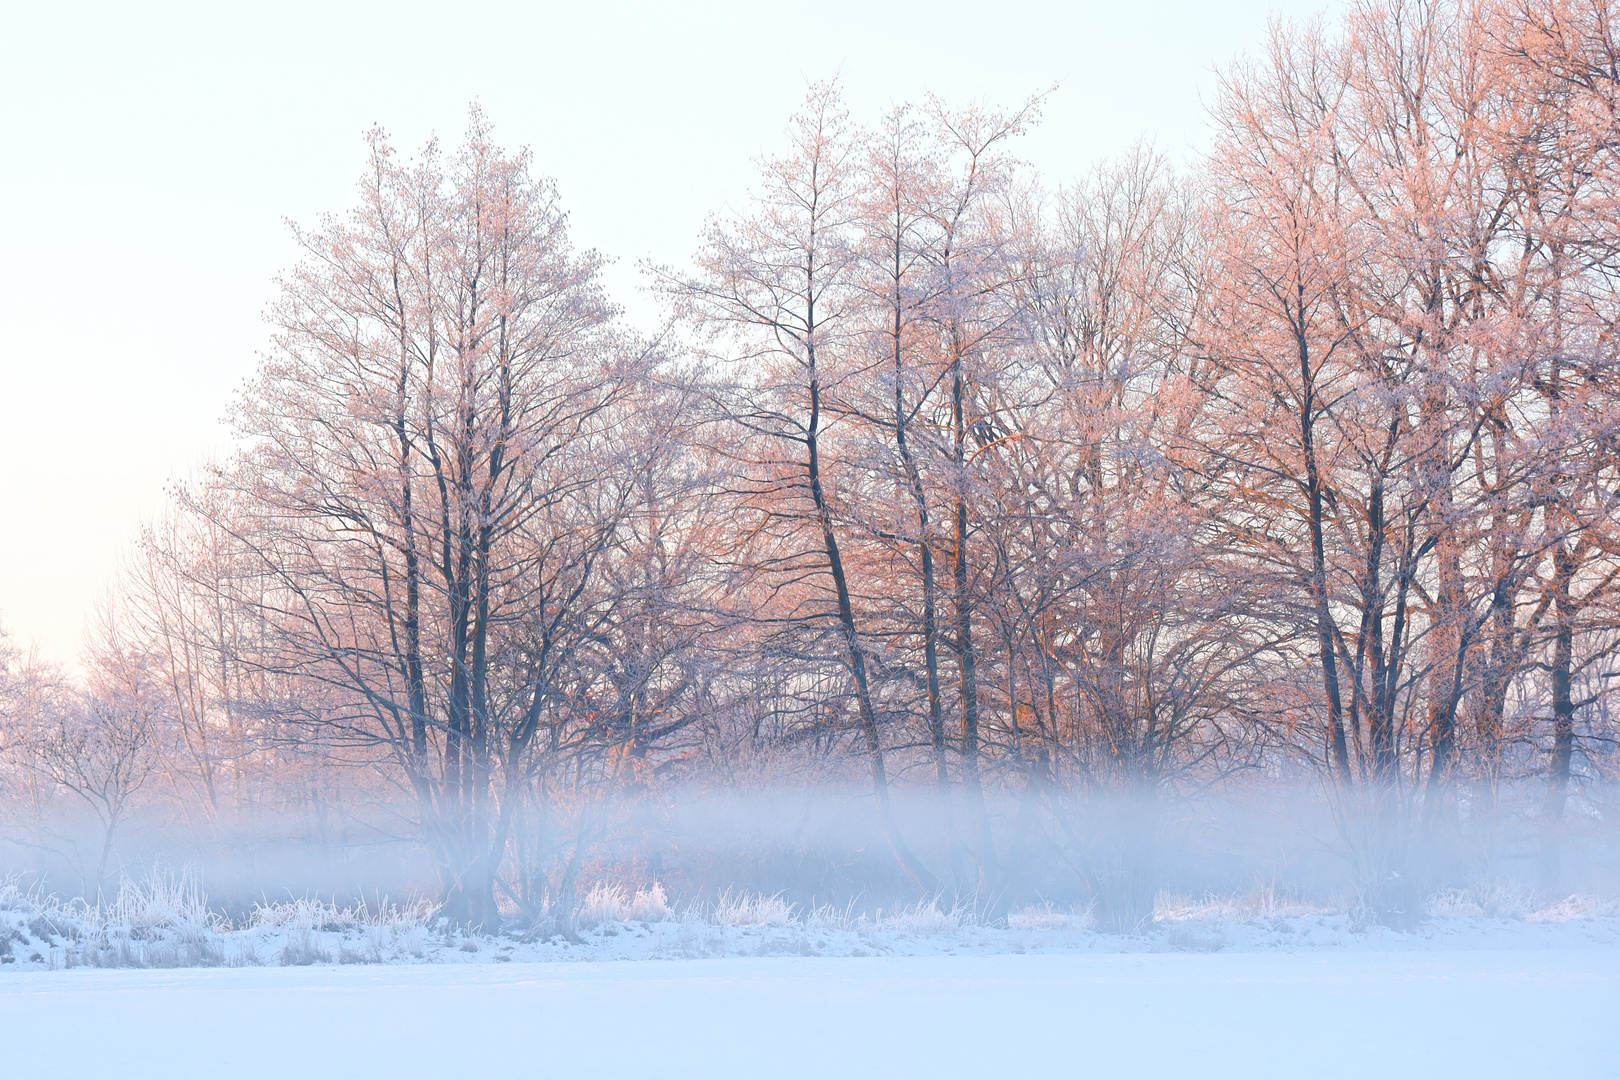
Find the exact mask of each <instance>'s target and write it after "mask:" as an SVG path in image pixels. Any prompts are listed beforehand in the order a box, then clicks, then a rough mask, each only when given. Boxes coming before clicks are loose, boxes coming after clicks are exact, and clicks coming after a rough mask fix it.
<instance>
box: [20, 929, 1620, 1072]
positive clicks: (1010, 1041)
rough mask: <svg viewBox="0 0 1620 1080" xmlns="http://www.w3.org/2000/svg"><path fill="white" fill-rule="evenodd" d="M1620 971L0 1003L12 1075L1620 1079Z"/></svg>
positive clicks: (286, 989)
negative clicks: (1619, 1031)
mask: <svg viewBox="0 0 1620 1080" xmlns="http://www.w3.org/2000/svg"><path fill="white" fill-rule="evenodd" d="M1617 1011H1620V950H1617V949H1615V948H1613V947H1605V948H1592V949H1544V950H1483V951H1472V952H1454V951H1439V952H1432V953H1404V954H1397V953H1389V952H1351V951H1344V950H1333V951H1315V952H1296V953H1250V954H1221V955H1199V954H1191V953H1174V954H1160V955H1099V954H1090V955H1087V954H1072V953H1071V954H1063V955H1045V956H1033V955H1024V956H1018V955H1008V954H1002V955H995V956H927V957H896V956H883V957H868V958H865V959H854V958H836V959H826V958H798V957H792V958H784V957H775V958H770V957H767V958H748V959H742V958H732V959H723V960H670V961H665V962H661V963H626V962H611V961H610V962H604V963H597V964H564V963H514V964H510V965H502V966H498V967H497V966H460V967H452V966H444V965H412V966H372V967H320V968H259V969H228V968H224V969H220V968H216V969H211V970H189V971H165V972H153V971H104V970H88V969H79V970H74V971H66V972H43V971H33V972H18V973H16V974H14V975H12V976H11V977H8V978H4V979H0V1033H4V1034H0V1041H3V1043H4V1046H5V1050H4V1053H5V1060H6V1065H7V1069H6V1074H7V1075H11V1076H19V1077H21V1076H30V1077H33V1076H39V1077H43V1076H55V1077H76V1076H101V1075H117V1076H120V1077H131V1078H140V1077H158V1076H163V1077H173V1076H208V1075H229V1076H231V1077H233V1078H241V1080H256V1078H261V1077H263V1078H276V1080H284V1078H286V1077H301V1078H324V1077H333V1078H337V1077H343V1078H352V1077H362V1076H364V1077H373V1076H374V1077H400V1078H404V1077H419V1076H422V1077H426V1076H455V1075H462V1076H466V1075H501V1076H522V1077H559V1078H561V1077H569V1078H573V1077H635V1078H665V1080H675V1078H682V1077H702V1078H705V1080H714V1078H724V1077H763V1076H769V1077H839V1078H844V1077H907V1076H940V1077H974V1076H984V1077H1006V1078H1021V1077H1042V1078H1047V1077H1135V1076H1140V1077H1197V1078H1211V1077H1215V1078H1218V1077H1227V1076H1232V1077H1244V1078H1256V1077H1357V1078H1359V1080H1365V1078H1366V1077H1371V1076H1376V1077H1380V1078H1383V1080H1393V1078H1400V1077H1424V1078H1426V1080H1428V1078H1440V1077H1470V1078H1474V1077H1483V1078H1490V1077H1542V1076H1545V1077H1553V1076H1567V1077H1605V1076H1620V1037H1617V1035H1616V1029H1615V1025H1614V1017H1615V1016H1616V1015H1617Z"/></svg>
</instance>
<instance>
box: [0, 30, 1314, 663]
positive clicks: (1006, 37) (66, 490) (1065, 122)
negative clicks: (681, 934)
mask: <svg viewBox="0 0 1620 1080" xmlns="http://www.w3.org/2000/svg"><path fill="white" fill-rule="evenodd" d="M1338 6H1339V5H1338V4H1337V3H1336V2H1334V0H1293V2H1283V0H1226V2H1224V3H1219V4H1215V3H1207V2H1206V3H1190V2H1181V3H1178V2H1171V0H1166V2H1153V0H1136V2H1134V3H1125V2H1115V3H1106V2H1094V0H1070V2H1067V3H1064V2H1052V3H1038V2H1016V0H1002V2H1000V3H996V4H989V3H972V4H969V3H957V2H954V0H932V2H906V3H873V2H872V0H864V2H855V3H844V2H827V0H823V2H819V3H816V2H812V3H804V4H794V5H786V4H763V3H685V4H668V3H665V4H610V3H597V4H583V3H571V4H561V3H546V2H531V3H511V4H478V3H470V2H465V0H463V2H458V3H439V4H425V3H406V2H400V0H394V2H390V3H377V4H335V3H330V2H328V3H315V4H311V3H290V2H278V3H274V4H269V3H263V4H258V5H247V4H242V5H223V4H207V5H203V4H199V5H196V6H181V5H140V6H139V8H137V6H136V5H131V4H124V3H120V4H106V5H73V4H67V3H50V4H47V3H23V2H21V0H13V2H11V3H8V4H7V7H6V11H5V17H4V27H5V29H4V33H3V34H0V256H3V257H0V515H3V516H0V618H4V620H5V622H6V623H7V624H8V625H9V626H10V627H11V629H12V630H13V632H14V633H15V634H16V635H17V637H19V638H20V639H22V640H23V641H24V642H27V641H29V640H35V641H37V642H38V643H39V645H40V647H41V649H42V650H43V651H44V652H45V653H46V655H48V656H49V657H51V658H53V659H58V660H61V661H64V662H71V661H72V660H73V659H74V657H75V656H76V654H77V653H78V650H79V646H80V643H81V639H82V636H83V628H84V624H85V618H86V615H87V614H88V613H89V611H90V610H91V608H92V606H93V605H94V603H95V602H96V600H97V598H98V597H99V596H100V595H101V594H102V592H103V591H104V590H105V588H106V585H107V582H108V581H109V579H110V577H111V575H112V573H113V571H114V568H115V566H116V565H117V561H118V559H119V558H120V556H121V554H122V553H123V552H124V551H126V550H127V549H128V547H129V545H130V544H131V543H132V542H133V539H134V537H135V535H136V531H137V529H138V528H139V525H140V523H141V522H142V521H143V520H146V519H147V518H148V517H150V516H151V515H152V514H153V513H154V512H155V510H156V509H157V508H158V507H159V506H160V505H161V502H162V499H163V490H164V485H165V484H166V483H167V482H168V480H169V479H170V478H172V477H175V476H183V475H185V474H187V473H188V472H190V471H191V470H192V469H194V468H195V467H196V466H197V465H198V464H199V463H200V462H202V461H203V460H205V459H206V458H207V457H208V456H209V455H210V454H212V453H218V452H219V451H221V450H222V449H223V448H224V447H225V446H226V445H227V442H228V433H227V432H226V431H225V430H224V428H222V427H221V425H220V422H219V421H220V417H221V415H222V413H223V412H224V409H225V407H226V405H227V403H228V402H229V400H230V396H231V394H232V392H233V390H234V389H235V388H236V387H237V386H238V385H240V383H241V382H242V380H243V378H244V377H245V376H246V375H247V374H248V372H249V371H250V370H251V369H252V366H253V364H254V363H255V357H256V354H257V350H258V349H259V348H260V347H261V346H262V344H263V341H264V338H265V332H264V326H263V323H262V322H261V319H260V312H261V311H262V309H263V308H264V306H265V304H266V302H267V301H268V300H269V299H270V297H271V295H272V289H273V286H272V283H271V279H272V277H273V275H274V274H275V273H276V272H277V270H278V269H279V268H282V267H285V266H287V265H288V264H289V263H290V262H291V260H292V259H293V251H292V249H291V245H290V244H289V242H288V240H287V232H286V229H285V226H284V224H283V221H284V219H285V218H292V219H295V220H300V221H309V220H311V219H312V218H313V217H314V216H315V215H316V214H318V213H320V212H322V211H328V210H337V211H341V210H343V209H345V208H346V207H347V206H348V205H349V203H350V202H351V193H352V190H353V183H354V181H355V178H356V176H357V175H358V170H359V166H360V164H361V159H362V146H361V142H360V133H361V132H362V131H363V130H364V129H365V128H366V127H368V126H370V125H371V124H372V123H376V122H381V123H382V124H384V125H385V126H386V127H388V129H389V130H390V131H391V132H392V133H393V134H394V136H395V139H396V142H397V143H398V144H399V145H400V146H401V148H402V149H413V148H414V147H416V146H417V145H419V144H420V143H421V142H422V141H423V140H424V139H425V138H426V137H427V136H428V135H429V134H431V133H434V132H438V133H439V134H441V135H442V136H443V137H444V138H445V140H446V141H447V142H454V141H455V140H456V138H457V137H459V135H460V133H461V131H462V129H463V127H464V123H465V117H466V108H467V104H468V102H469V101H471V100H472V99H473V98H477V99H479V100H480V101H481V102H482V103H483V104H484V106H485V108H486V109H487V111H488V112H489V114H490V116H491V118H492V119H493V120H494V122H495V125H496V130H497V134H498V136H499V137H500V138H501V140H502V141H503V142H505V143H506V144H507V145H509V146H516V145H522V144H527V145H529V146H532V147H533V149H534V152H535V159H536V162H537V166H538V170H539V171H540V172H542V173H545V174H549V175H552V176H555V177H556V178H557V180H558V182H559V185H560V187H561V190H562V194H563V197H564V200H565V202H566V204H567V205H568V207H569V208H570V209H571V211H572V214H573V220H574V227H575V234H576V239H577V240H578V241H579V242H580V243H581V245H582V246H595V247H598V248H600V249H601V250H603V251H604V252H607V253H608V254H610V255H613V256H615V257H617V258H618V260H619V263H618V265H617V267H616V268H615V270H614V272H613V275H612V278H611V284H612V285H613V286H614V288H615V291H616V292H617V293H618V294H619V296H620V299H621V300H622V301H626V302H628V306H629V307H630V309H631V311H632V312H635V311H636V310H638V307H639V309H640V310H643V311H644V310H646V306H645V304H642V305H637V304H636V303H635V301H634V297H633V296H632V295H630V294H631V293H633V291H634V289H635V287H636V284H637V275H636V273H635V271H634V266H635V262H636V260H637V259H640V258H642V257H646V256H652V257H653V258H656V259H658V260H661V261H673V260H677V259H681V258H683V257H684V256H685V254H686V253H687V252H688V250H689V249H690V247H691V245H692V242H693V239H694V238H695V236H696V234H697V230H698V228H699V225H700V224H701V222H702V219H703V217H704V215H705V214H706V213H707V212H709V211H711V210H714V209H717V208H720V207H722V206H724V205H725V204H726V203H727V202H728V201H729V202H737V201H739V200H740V198H741V197H742V196H743V195H744V193H745V192H746V190H747V187H748V184H749V181H750V172H751V165H750V159H751V158H753V157H754V156H756V155H758V154H759V153H761V152H762V151H766V150H770V149H773V148H774V147H775V146H776V144H777V140H778V137H779V133H780V131H781V128H782V125H783V122H784V121H785V120H786V118H787V116H788V114H789V113H790V112H791V111H792V110H793V108H794V106H795V105H796V104H797V102H798V100H799V99H800V97H801V96H802V94H803V91H804V84H805V81H806V80H807V79H820V78H826V77H828V76H830V75H832V74H834V73H837V72H841V73H842V78H843V82H844V85H845V88H846V92H847V95H848V98H849V101H850V104H851V106H852V108H853V110H854V111H855V113H856V114H857V118H875V117H876V115H877V113H878V112H879V111H880V110H881V109H882V108H883V107H885V106H886V105H887V104H888V103H890V102H891V101H895V100H899V99H904V98H920V97H921V96H922V94H923V93H924V92H925V91H928V90H932V91H934V92H936V93H939V94H941V95H942V96H944V97H946V98H947V99H950V100H955V101H965V100H968V99H975V98H976V99H984V100H989V101H992V102H997V103H1002V104H1014V103H1016V102H1018V101H1021V100H1022V99H1023V98H1025V97H1026V96H1028V95H1029V94H1030V93H1031V92H1033V91H1036V90H1038V89H1041V88H1043V87H1046V86H1048V85H1050V84H1051V83H1052V82H1054V81H1057V82H1059V83H1061V88H1060V89H1059V90H1058V92H1057V93H1056V94H1055V95H1054V96H1053V97H1052V98H1051V99H1050V102H1049V104H1048V106H1047V108H1046V111H1045V119H1044V121H1043V123H1042V125H1041V127H1040V128H1039V129H1038V130H1037V131H1036V132H1035V133H1034V134H1033V135H1031V136H1030V137H1029V138H1028V139H1027V140H1026V141H1025V143H1024V146H1023V150H1022V152H1023V155H1024V156H1025V157H1026V158H1027V159H1029V160H1031V161H1033V162H1034V163H1035V164H1036V165H1038V166H1039V167H1040V168H1041V170H1042V171H1043V172H1044V173H1045V174H1046V175H1047V176H1048V177H1049V178H1051V179H1053V180H1057V179H1062V178H1066V177H1069V176H1072V175H1075V174H1077V173H1079V172H1081V171H1083V170H1084V169H1086V168H1087V167H1088V166H1089V165H1090V164H1091V163H1093V162H1095V161H1097V160H1098V159H1100V158H1103V157H1106V156H1108V155H1111V154H1114V153H1117V152H1119V151H1120V150H1122V149H1124V148H1126V147H1127V146H1129V145H1130V144H1131V143H1132V142H1133V141H1135V140H1136V139H1137V138H1139V137H1141V136H1144V135H1146V136H1149V137H1151V138H1153V139H1154V140H1155V141H1156V142H1157V143H1158V144H1159V145H1160V146H1161V147H1162V148H1163V149H1165V150H1167V151H1169V152H1171V153H1172V154H1175V155H1176V156H1179V157H1185V156H1187V155H1189V154H1191V153H1194V152H1196V150H1197V149H1198V148H1200V147H1201V146H1202V145H1204V142H1205V138H1206V137H1205V133H1204V112H1203V106H1202V104H1201V100H1200V97H1201V95H1202V96H1203V97H1204V98H1205V99H1207V97H1208V95H1209V93H1210V91H1211V88H1212V86H1213V75H1212V69H1213V68H1214V67H1215V66H1216V65H1218V64H1225V63H1227V62H1228V61H1229V60H1230V59H1232V58H1233V57H1234V56H1235V55H1236V54H1238V53H1239V52H1241V51H1243V50H1246V49H1253V48H1257V47H1258V46H1259V45H1260V43H1261V41H1262V39H1263V36H1264V34H1265V29H1266V22H1267V19H1268V17H1269V16H1270V15H1272V14H1281V15H1285V16H1288V17H1311V16H1313V15H1315V14H1318V13H1321V12H1331V11H1332V10H1334V9H1335V8H1337V7H1338Z"/></svg>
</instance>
